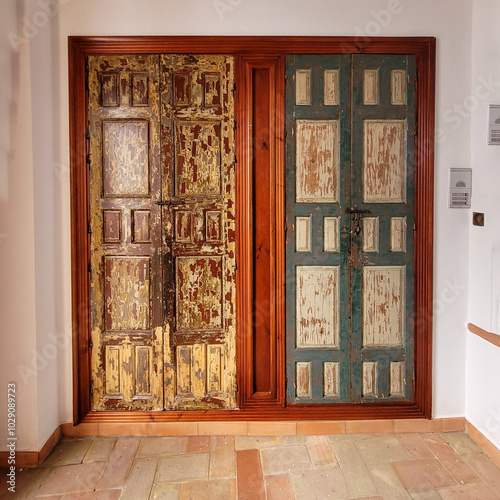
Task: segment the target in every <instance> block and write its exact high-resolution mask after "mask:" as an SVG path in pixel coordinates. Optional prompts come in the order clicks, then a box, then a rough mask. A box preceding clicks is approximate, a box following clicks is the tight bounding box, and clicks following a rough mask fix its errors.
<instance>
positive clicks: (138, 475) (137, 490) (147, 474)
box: [120, 458, 158, 500]
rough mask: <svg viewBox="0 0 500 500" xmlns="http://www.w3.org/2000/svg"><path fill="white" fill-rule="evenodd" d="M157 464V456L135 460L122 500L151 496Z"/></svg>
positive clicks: (135, 499)
mask: <svg viewBox="0 0 500 500" xmlns="http://www.w3.org/2000/svg"><path fill="white" fill-rule="evenodd" d="M157 465H158V459H157V458H137V459H136V460H134V463H133V464H132V468H131V470H130V473H129V475H128V478H127V482H126V483H125V486H124V487H123V493H122V496H121V497H120V500H137V499H139V498H149V493H150V492H151V487H152V485H153V479H154V477H155V474H156V467H157Z"/></svg>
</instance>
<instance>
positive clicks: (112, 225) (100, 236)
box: [87, 55, 164, 410]
mask: <svg viewBox="0 0 500 500" xmlns="http://www.w3.org/2000/svg"><path fill="white" fill-rule="evenodd" d="M88 87H89V94H88V96H89V121H90V134H89V136H88V140H89V141H90V155H89V157H88V158H87V161H88V163H89V175H90V179H89V180H90V210H91V213H90V221H89V232H90V235H91V236H90V242H91V250H90V251H91V254H90V264H89V272H90V288H91V312H90V316H91V325H92V327H91V328H92V345H91V348H92V358H91V362H92V374H91V377H92V378H91V394H92V408H93V409H94V410H158V409H162V408H163V340H164V334H163V297H162V286H161V277H162V269H161V261H162V256H163V253H164V248H163V245H162V237H161V213H160V207H159V205H157V202H159V201H160V200H161V169H160V93H159V58H158V57H157V56H148V55H144V56H123V57H121V56H120V57H118V56H106V57H91V58H90V60H89V85H88Z"/></svg>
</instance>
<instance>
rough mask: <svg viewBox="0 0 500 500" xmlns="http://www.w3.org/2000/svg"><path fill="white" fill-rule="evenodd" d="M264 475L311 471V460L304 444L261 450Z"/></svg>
mask: <svg viewBox="0 0 500 500" xmlns="http://www.w3.org/2000/svg"><path fill="white" fill-rule="evenodd" d="M261 456H262V470H263V471H264V474H278V473H281V472H289V471H292V470H302V469H310V468H311V467H312V464H311V459H310V458H309V453H308V452H307V448H306V446H305V445H303V444H297V445H292V446H284V447H281V448H264V449H263V450H261Z"/></svg>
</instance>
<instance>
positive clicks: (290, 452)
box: [0, 421, 500, 500]
mask: <svg viewBox="0 0 500 500" xmlns="http://www.w3.org/2000/svg"><path fill="white" fill-rule="evenodd" d="M396 422H398V421H396ZM212 423H213V422H205V424H212ZM330 423H331V422H330ZM441 423H442V422H441V421H438V422H436V421H434V422H431V423H429V422H428V421H423V422H422V423H420V422H417V424H418V425H422V428H429V426H431V427H432V426H439V425H440V424H441ZM459 423H460V422H457V423H456V425H451V426H448V427H449V428H447V429H448V430H447V431H446V432H445V431H444V430H443V431H442V432H441V433H434V434H431V433H427V434H416V433H407V432H403V433H399V434H383V433H382V434H367V433H363V434H328V435H323V434H318V433H316V432H315V431H319V430H320V428H319V427H314V425H313V427H311V428H310V429H308V428H306V427H304V431H305V432H307V433H306V434H305V435H304V434H299V435H297V434H285V435H278V434H277V430H278V429H279V427H280V425H281V423H280V422H274V423H273V426H272V429H271V431H272V432H271V431H270V432H269V434H268V435H265V436H262V435H250V436H248V435H243V436H241V435H236V436H235V435H233V434H232V433H233V432H236V431H237V430H238V428H239V424H241V422H235V423H233V422H231V423H230V424H231V425H227V426H225V425H221V424H222V423H221V422H215V423H214V424H217V425H216V426H215V427H211V426H204V425H201V428H200V427H198V424H200V423H198V422H197V423H196V429H197V430H201V432H202V434H201V435H194V434H186V435H184V436H158V437H152V436H151V435H149V436H146V437H143V438H141V437H103V436H98V437H90V438H86V439H82V438H81V437H78V436H77V437H76V438H72V439H68V438H64V439H63V441H62V442H61V443H60V445H59V447H58V448H57V449H56V450H54V453H53V454H52V455H51V456H50V460H49V461H48V463H49V465H45V464H44V466H42V467H38V468H36V469H18V470H17V492H16V495H15V496H9V494H8V492H7V491H6V488H5V487H4V486H5V484H3V485H1V486H0V500H5V499H7V500H8V499H9V498H19V499H25V498H26V499H28V498H35V497H36V498H40V499H44V500H127V499H134V500H135V499H137V500H139V499H140V500H142V499H144V500H146V499H147V500H160V499H161V500H179V499H181V498H182V499H186V500H187V499H189V500H191V499H193V500H194V499H198V498H199V499H203V500H205V499H206V498H210V499H212V498H214V499H215V500H225V499H228V500H233V499H236V498H237V499H238V500H282V499H283V500H295V498H297V500H302V499H303V500H310V499H315V498H317V499H321V500H323V499H325V500H326V499H335V498H339V499H347V498H348V499H351V500H369V499H371V500H382V499H389V500H398V499H406V500H408V499H413V500H449V499H458V500H461V499H471V500H475V499H478V500H479V499H481V500H489V499H490V498H500V468H499V467H497V465H496V464H495V463H494V462H493V461H492V460H491V459H490V458H489V457H488V456H487V455H486V453H485V451H484V450H482V449H481V448H480V446H479V445H478V444H477V443H476V442H474V440H472V439H470V437H469V436H468V435H467V434H465V433H463V432H461V431H460V430H457V431H454V430H453V429H459V425H458V424H459ZM201 424H203V423H201ZM232 424H236V425H232ZM243 424H244V425H245V426H246V423H243ZM254 424H255V425H254ZM260 424H262V425H264V423H260ZM260 424H259V425H260ZM312 424H314V422H312ZM368 424H369V425H371V424H372V422H371V421H370V422H367V423H364V424H363V425H368ZM438 424H439V425H438ZM252 425H253V427H252V429H251V430H252V431H255V430H256V429H259V428H261V429H262V428H263V427H262V426H261V427H259V425H257V423H252ZM294 425H295V423H294ZM374 425H378V424H374ZM401 425H402V426H403V424H401ZM240 427H241V426H240ZM403 427H404V426H403ZM366 428H368V427H366V426H365V429H366ZM377 428H378V430H379V431H381V430H382V428H383V426H382V427H380V426H379V427H377ZM209 429H212V430H214V431H215V432H216V434H204V432H206V431H208V430H209ZM223 429H225V430H226V431H228V433H229V435H228V434H222V430H223ZM283 429H284V432H290V429H287V428H286V426H285V427H283ZM352 429H354V427H352V426H351V427H350V430H352ZM443 429H444V425H443ZM333 430H334V429H333V427H332V426H330V427H329V432H333ZM373 430H374V429H373ZM495 452H497V453H498V454H499V455H500V452H499V451H498V450H495ZM66 461H68V462H70V463H69V464H67V465H55V466H51V465H50V463H51V462H52V463H64V462H66ZM73 461H77V463H71V462H73ZM80 461H81V463H80ZM46 463H47V462H46ZM6 470H7V469H5V468H4V469H1V468H0V474H3V475H5V474H6V472H5V471H6Z"/></svg>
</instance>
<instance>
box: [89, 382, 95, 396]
mask: <svg viewBox="0 0 500 500" xmlns="http://www.w3.org/2000/svg"><path fill="white" fill-rule="evenodd" d="M89 392H90V395H91V396H92V393H93V392H94V381H93V380H91V381H90V384H89Z"/></svg>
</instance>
